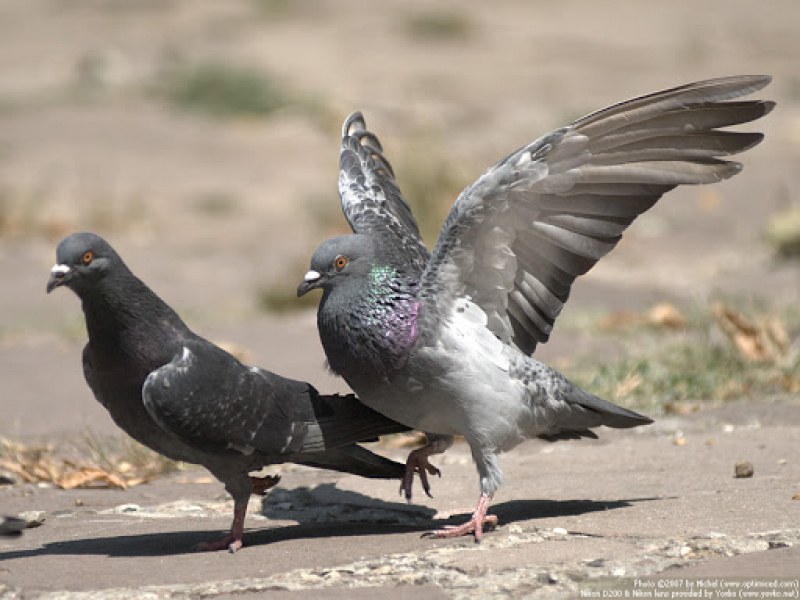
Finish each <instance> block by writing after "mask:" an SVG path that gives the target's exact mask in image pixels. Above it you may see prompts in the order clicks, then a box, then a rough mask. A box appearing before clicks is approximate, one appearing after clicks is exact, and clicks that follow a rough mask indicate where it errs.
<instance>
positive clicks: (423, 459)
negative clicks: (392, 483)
mask: <svg viewBox="0 0 800 600" xmlns="http://www.w3.org/2000/svg"><path fill="white" fill-rule="evenodd" d="M440 452H442V451H441V450H438V448H437V447H436V446H434V445H433V444H427V445H426V446H423V447H422V448H417V449H416V450H412V451H411V452H410V453H409V455H408V459H407V460H406V474H405V477H403V482H402V483H401V484H400V493H401V494H402V493H404V492H405V496H406V500H407V501H408V502H411V489H412V487H413V486H414V473H419V481H420V483H421V484H422V489H423V490H424V491H425V493H426V494H427V496H428V498H433V496H431V486H430V484H429V483H428V474H429V473H430V474H431V475H438V476H439V477H441V476H442V472H441V471H440V470H439V469H437V468H436V467H434V466H433V465H432V464H431V463H430V462H429V461H428V457H429V456H430V455H431V454H439V453H440Z"/></svg>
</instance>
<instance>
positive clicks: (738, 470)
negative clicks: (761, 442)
mask: <svg viewBox="0 0 800 600" xmlns="http://www.w3.org/2000/svg"><path fill="white" fill-rule="evenodd" d="M753 472H754V470H753V463H751V462H749V461H746V460H745V461H742V462H738V463H736V465H735V466H734V467H733V475H734V477H736V478H737V479H743V478H745V477H752V476H753Z"/></svg>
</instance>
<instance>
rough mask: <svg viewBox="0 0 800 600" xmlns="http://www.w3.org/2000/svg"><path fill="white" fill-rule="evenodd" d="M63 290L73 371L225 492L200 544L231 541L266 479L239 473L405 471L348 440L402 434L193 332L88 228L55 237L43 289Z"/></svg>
mask: <svg viewBox="0 0 800 600" xmlns="http://www.w3.org/2000/svg"><path fill="white" fill-rule="evenodd" d="M59 286H66V287H68V288H70V289H72V291H74V292H75V293H76V294H77V295H78V296H79V297H80V299H81V303H82V305H83V312H84V315H85V317H86V329H87V332H88V334H89V342H88V343H87V344H86V347H85V348H84V349H83V373H84V375H85V377H86V382H87V383H88V384H89V387H90V388H91V389H92V392H94V395H95V397H96V398H97V400H98V401H99V402H100V403H101V404H102V405H103V406H105V407H106V409H107V410H108V412H109V413H110V414H111V417H112V418H113V419H114V421H115V422H116V423H117V425H119V426H120V427H121V428H122V429H123V430H125V432H127V433H128V434H129V435H130V436H131V437H132V438H134V439H136V440H137V441H139V442H140V443H142V444H144V445H145V446H148V447H149V448H152V449H153V450H155V451H156V452H158V453H160V454H163V455H164V456H167V457H169V458H171V459H174V460H180V461H185V462H190V463H196V464H201V465H203V466H204V467H206V468H207V469H208V470H209V471H211V473H212V474H213V475H214V476H215V477H216V478H217V479H219V480H220V481H221V482H222V483H223V484H225V489H226V490H228V492H229V493H230V494H231V496H233V500H234V509H233V511H234V516H233V525H232V526H231V531H230V534H229V535H227V536H225V537H224V538H222V539H221V540H219V541H215V542H211V543H206V544H201V545H200V546H199V547H198V548H199V549H202V550H216V549H224V548H228V549H229V550H230V551H231V552H235V551H236V550H238V549H239V548H240V547H241V546H242V533H243V530H244V518H245V513H246V511H247V501H248V499H249V498H250V494H251V493H255V494H260V495H264V494H265V493H266V491H267V490H268V489H269V488H270V487H272V486H273V485H275V484H276V483H277V482H278V477H250V476H249V475H248V473H249V472H250V471H257V470H259V469H261V468H262V467H263V466H265V465H270V464H276V463H283V462H293V463H298V464H302V465H309V466H313V467H320V468H325V469H333V470H336V471H344V472H347V473H354V474H356V475H361V476H363V477H374V478H382V479H401V478H402V477H403V474H404V473H405V466H404V465H402V464H400V463H396V462H394V461H391V460H388V459H386V458H383V457H382V456H378V455H376V454H373V453H372V452H370V451H368V450H366V449H365V448H362V447H361V446H358V445H356V442H360V441H368V440H372V439H374V438H375V437H376V436H378V435H381V434H385V433H394V432H399V431H406V430H407V429H408V427H406V426H404V425H400V424H399V423H396V422H394V421H391V420H390V419H388V418H386V417H384V416H383V415H381V414H379V413H377V412H375V411H374V410H372V409H370V408H367V407H366V406H364V405H363V404H361V403H360V402H358V400H357V399H356V398H355V397H354V396H352V395H347V396H339V395H334V396H323V395H320V394H319V393H318V392H317V390H315V389H314V388H313V387H312V386H311V385H310V384H308V383H305V382H302V381H294V380H291V379H285V378H283V377H280V376H278V375H275V374H274V373H270V372H269V371H265V370H264V369H260V368H258V367H248V366H246V365H243V364H242V363H241V362H239V361H238V360H237V359H236V358H234V357H233V356H232V355H230V354H228V353H227V352H225V351H224V350H222V349H221V348H219V347H218V346H215V345H214V344H212V343H210V342H208V341H206V340H204V339H203V338H201V337H199V336H197V335H195V334H194V333H193V332H192V331H191V330H190V329H189V328H188V327H187V326H186V325H185V324H184V322H183V321H182V320H181V319H180V317H178V315H177V314H176V313H175V311H173V310H172V309H171V308H170V307H169V306H167V304H166V303H164V301H163V300H161V299H160V298H159V297H158V296H156V295H155V294H154V293H153V292H152V291H151V290H150V288H148V287H147V286H146V285H145V284H144V283H143V282H142V281H141V280H140V279H138V278H137V277H136V276H134V274H133V273H131V271H130V270H129V269H128V267H127V266H126V265H125V263H124V262H122V259H121V258H120V257H119V255H118V254H117V253H116V252H115V251H114V249H113V248H112V247H111V246H110V245H109V244H108V243H107V242H106V241H105V240H104V239H103V238H101V237H100V236H98V235H95V234H93V233H76V234H73V235H70V236H69V237H67V238H65V239H64V240H63V241H62V242H61V243H60V244H59V245H58V249H57V252H56V265H55V266H54V267H53V269H52V271H51V275H50V280H49V282H48V284H47V291H48V292H51V291H52V290H53V289H55V288H56V287H59Z"/></svg>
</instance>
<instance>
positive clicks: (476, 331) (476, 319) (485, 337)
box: [451, 298, 509, 371]
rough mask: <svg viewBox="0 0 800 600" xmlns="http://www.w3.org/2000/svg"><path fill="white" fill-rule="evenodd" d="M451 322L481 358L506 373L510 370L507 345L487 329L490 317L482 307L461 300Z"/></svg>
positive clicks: (456, 305) (468, 300) (456, 304)
mask: <svg viewBox="0 0 800 600" xmlns="http://www.w3.org/2000/svg"><path fill="white" fill-rule="evenodd" d="M451 322H452V323H453V327H452V329H453V331H455V332H456V333H457V334H458V335H460V336H462V337H463V338H464V339H465V343H467V344H470V345H472V346H473V347H474V348H475V349H476V350H477V351H478V353H479V354H480V355H481V356H483V357H484V358H486V359H487V360H489V361H490V362H491V363H493V364H494V365H495V366H497V367H499V368H501V369H503V370H504V371H507V370H508V369H509V364H508V357H507V356H506V354H505V352H504V350H505V344H503V342H502V341H500V340H499V339H498V338H497V336H495V335H494V334H493V333H492V332H491V331H489V329H488V328H487V324H488V317H487V316H486V313H485V312H484V311H483V309H482V308H481V307H480V306H478V305H477V304H475V303H474V302H473V301H472V300H470V299H469V298H459V299H458V300H456V302H455V305H454V307H453V313H452V319H451Z"/></svg>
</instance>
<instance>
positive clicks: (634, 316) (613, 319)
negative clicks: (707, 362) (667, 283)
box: [597, 302, 686, 331]
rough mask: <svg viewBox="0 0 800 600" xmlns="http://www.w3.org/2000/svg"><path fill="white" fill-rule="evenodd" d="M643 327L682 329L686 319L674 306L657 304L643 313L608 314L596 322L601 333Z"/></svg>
mask: <svg viewBox="0 0 800 600" xmlns="http://www.w3.org/2000/svg"><path fill="white" fill-rule="evenodd" d="M643 325H647V326H651V327H664V328H667V329H683V328H684V327H686V319H685V318H684V316H683V315H682V314H681V312H680V311H679V310H678V309H677V307H676V306H675V305H674V304H671V303H669V302H659V303H658V304H656V305H655V306H653V307H652V308H651V309H649V310H647V311H645V312H643V313H636V312H633V311H629V310H622V311H616V312H612V313H609V314H608V315H606V316H605V317H603V318H602V319H600V320H599V321H598V322H597V327H598V328H599V329H601V330H603V331H613V330H616V329H625V328H628V327H640V326H643Z"/></svg>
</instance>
